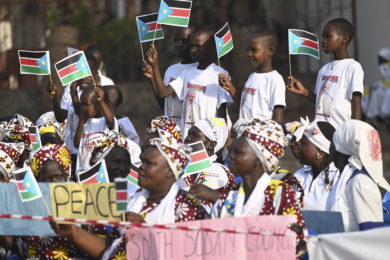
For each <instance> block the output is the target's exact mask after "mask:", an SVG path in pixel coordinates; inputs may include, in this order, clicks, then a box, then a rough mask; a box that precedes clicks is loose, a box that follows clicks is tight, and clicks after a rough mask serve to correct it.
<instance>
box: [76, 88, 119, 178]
mask: <svg viewBox="0 0 390 260" xmlns="http://www.w3.org/2000/svg"><path fill="white" fill-rule="evenodd" d="M81 104H82V106H81V111H80V118H79V122H78V125H77V130H76V133H75V136H74V146H75V147H76V148H78V154H77V168H76V171H77V172H79V171H83V170H86V168H85V167H86V166H87V165H88V163H89V162H87V161H84V159H85V156H84V155H85V154H86V153H90V152H91V151H90V150H91V149H92V147H86V146H85V145H84V143H87V141H88V140H86V139H88V137H89V136H90V135H92V134H94V133H98V132H104V131H105V130H108V129H109V130H114V131H118V123H117V121H116V119H115V117H114V115H113V113H112V112H111V110H110V108H109V105H108V98H107V95H106V93H105V92H104V90H103V89H102V88H101V87H88V88H87V89H85V90H84V91H83V93H82V94H81ZM102 116H103V117H102Z"/></svg>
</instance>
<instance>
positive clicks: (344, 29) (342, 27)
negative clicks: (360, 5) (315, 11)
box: [327, 18, 355, 43]
mask: <svg viewBox="0 0 390 260" xmlns="http://www.w3.org/2000/svg"><path fill="white" fill-rule="evenodd" d="M327 25H332V26H334V28H335V29H336V31H337V32H338V33H339V34H341V35H346V36H347V37H348V42H347V43H350V42H351V40H352V38H353V36H354V35H355V30H354V28H353V25H352V24H351V23H350V22H349V21H348V20H347V19H345V18H336V19H333V20H330V21H329V22H328V23H327Z"/></svg>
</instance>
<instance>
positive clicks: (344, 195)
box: [326, 164, 383, 232]
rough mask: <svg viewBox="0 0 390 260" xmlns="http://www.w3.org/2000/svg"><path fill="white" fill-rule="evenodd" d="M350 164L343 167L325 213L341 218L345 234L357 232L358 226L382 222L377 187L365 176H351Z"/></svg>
mask: <svg viewBox="0 0 390 260" xmlns="http://www.w3.org/2000/svg"><path fill="white" fill-rule="evenodd" d="M355 170H356V168H355V167H354V166H352V164H347V165H346V166H345V167H344V170H343V172H342V173H341V175H340V177H339V179H338V180H337V182H336V184H335V185H334V188H333V189H332V191H331V192H330V194H329V196H328V201H327V205H326V210H327V211H338V212H341V214H342V216H343V223H344V230H345V232H351V231H359V230H360V227H359V224H362V223H370V222H374V223H376V222H383V211H382V198H381V193H380V191H379V188H378V185H376V183H375V182H374V181H373V180H372V179H371V178H370V177H369V176H368V175H366V174H355V175H354V174H353V173H354V171H355Z"/></svg>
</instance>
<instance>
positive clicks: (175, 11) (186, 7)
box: [158, 0, 192, 27]
mask: <svg viewBox="0 0 390 260" xmlns="http://www.w3.org/2000/svg"><path fill="white" fill-rule="evenodd" d="M191 7H192V1H178V0H161V3H160V10H159V12H158V22H159V23H161V24H166V25H173V26H180V27H187V26H188V23H189V21H190V16H191Z"/></svg>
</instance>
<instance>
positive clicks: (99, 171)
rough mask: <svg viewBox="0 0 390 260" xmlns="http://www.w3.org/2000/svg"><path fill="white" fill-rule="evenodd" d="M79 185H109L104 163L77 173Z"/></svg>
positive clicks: (103, 161) (101, 162)
mask: <svg viewBox="0 0 390 260" xmlns="http://www.w3.org/2000/svg"><path fill="white" fill-rule="evenodd" d="M79 182H80V183H109V182H110V180H109V178H108V172H107V167H106V161H105V160H102V161H100V162H98V163H96V164H95V165H94V166H92V167H91V169H89V170H86V171H84V172H80V173H79Z"/></svg>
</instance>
